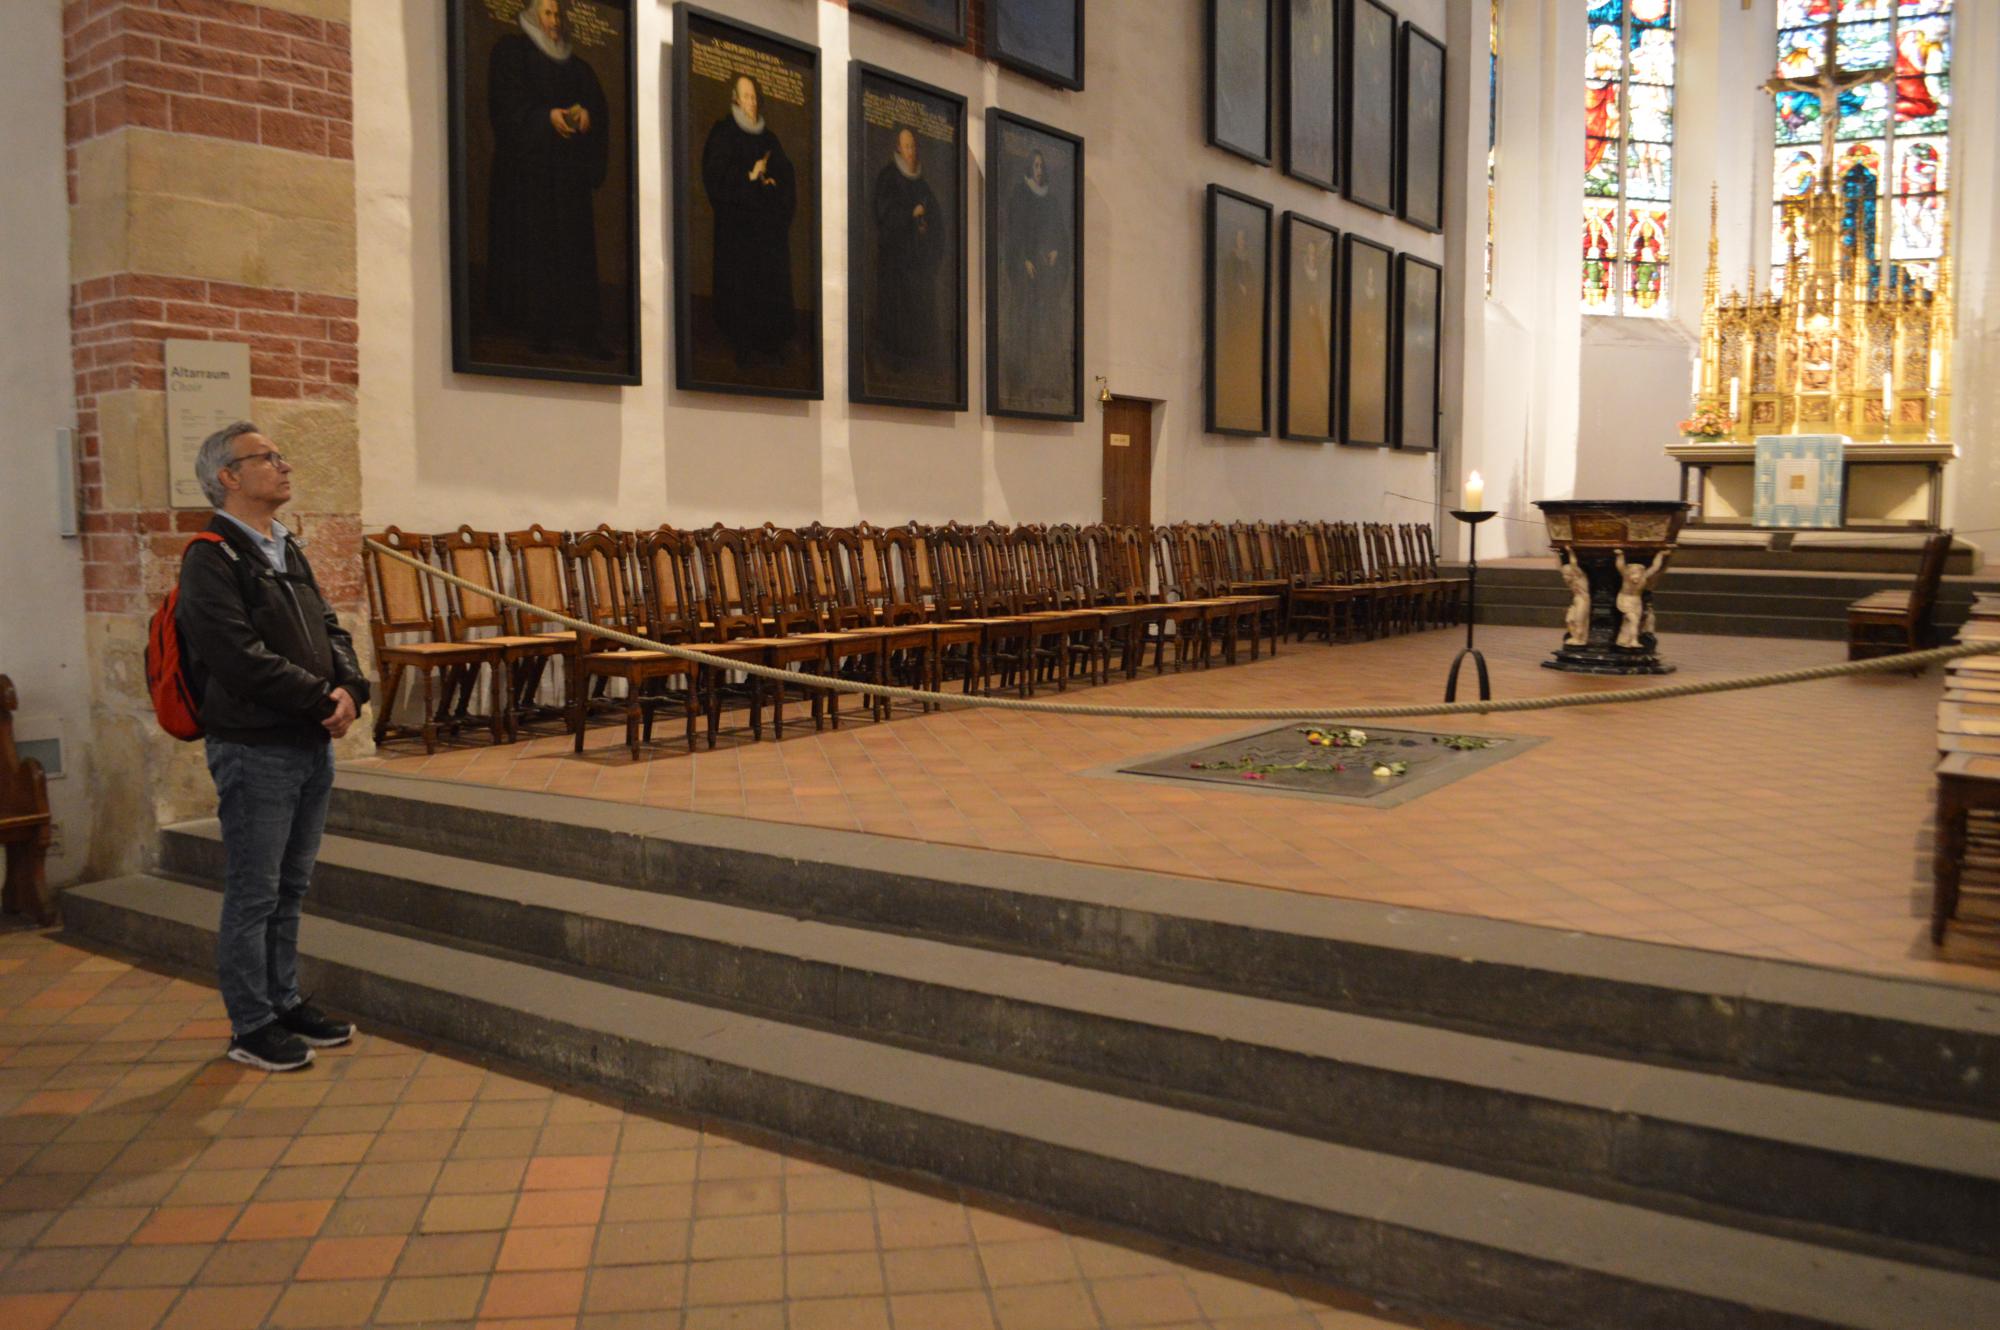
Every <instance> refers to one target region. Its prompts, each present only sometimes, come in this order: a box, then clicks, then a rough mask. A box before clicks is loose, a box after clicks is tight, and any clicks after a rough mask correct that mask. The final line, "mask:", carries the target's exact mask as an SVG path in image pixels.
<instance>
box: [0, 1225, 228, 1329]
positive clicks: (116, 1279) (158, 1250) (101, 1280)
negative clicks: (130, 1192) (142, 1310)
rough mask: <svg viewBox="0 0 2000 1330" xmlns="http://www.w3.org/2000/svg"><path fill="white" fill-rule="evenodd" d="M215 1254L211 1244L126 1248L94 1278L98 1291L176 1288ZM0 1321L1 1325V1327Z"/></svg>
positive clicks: (191, 1279)
mask: <svg viewBox="0 0 2000 1330" xmlns="http://www.w3.org/2000/svg"><path fill="white" fill-rule="evenodd" d="M214 1253H215V1248H214V1246H213V1245H211V1244H208V1243H199V1244H194V1245H190V1246H182V1247H126V1248H125V1249H124V1250H123V1251H120V1252H119V1253H118V1255H117V1256H115V1257H113V1258H112V1260H111V1263H110V1264H109V1265H107V1266H105V1267H104V1272H103V1273H102V1274H100V1275H98V1276H97V1281H96V1284H97V1287H98V1288H160V1287H165V1286H167V1285H174V1286H176V1287H178V1286H180V1285H183V1284H188V1283H191V1282H193V1280H194V1277H195V1276H196V1275H197V1274H198V1273H199V1272H200V1271H201V1268H202V1266H204V1265H205V1264H207V1263H208V1260H209V1258H210V1257H211V1256H213V1255H214ZM5 1323H6V1322H5V1320H4V1319H0V1325H4V1324H5Z"/></svg>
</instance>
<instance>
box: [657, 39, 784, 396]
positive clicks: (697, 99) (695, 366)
mask: <svg viewBox="0 0 2000 1330" xmlns="http://www.w3.org/2000/svg"><path fill="white" fill-rule="evenodd" d="M819 97H820V75H819V49H818V48H817V47H814V46H808V45H806V44H805V43H804V42H798V41H794V40H792V39H791V38H789V37H784V36H780V35H779V34H777V33H774V32H766V31H765V30H764V29H762V28H753V27H750V26H749V25H747V24H743V23H738V22H736V21H735V20H733V19H726V18H723V17H721V16H720V15H717V14H711V13H709V12H708V11H707V10H704V9H697V8H695V7H694V6H692V5H689V4H687V3H685V0H683V3H681V4H677V5H675V6H674V87H673V99H674V104H673V151H672V159H671V161H670V162H669V164H668V170H669V172H670V174H671V176H672V183H671V186H670V193H671V195H672V197H673V201H674V378H675V383H676V384H677V385H678V386H679V387H681V388H683V389H688V390H692V391H698V392H725V393H748V394H752V395H756V396H764V397H807V398H816V397H818V396H820V393H821V386H822V385H821V364H820V337H821V327H820V308H821V307H820V144H819V124H820V119H819Z"/></svg>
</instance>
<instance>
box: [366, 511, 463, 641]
mask: <svg viewBox="0 0 2000 1330" xmlns="http://www.w3.org/2000/svg"><path fill="white" fill-rule="evenodd" d="M428 543H429V542H428V541H427V540H426V539H425V537H423V536H419V535H414V534H412V533H410V532H407V531H403V530H401V529H400V528H397V527H393V526H392V527H388V528H386V529H385V530H383V531H381V532H379V533H377V534H375V535H372V536H369V537H368V538H367V539H366V540H365V541H363V542H362V545H361V554H362V559H363V562H364V571H365V572H366V574H367V578H366V580H367V583H368V629H369V633H370V634H371V636H373V638H374V640H375V649H376V650H377V651H378V652H379V651H380V650H381V649H382V648H383V647H385V646H387V645H389V641H388V639H389V638H390V637H392V636H398V635H403V634H419V635H421V637H422V639H423V640H425V641H437V640H439V639H441V638H442V637H443V636H444V630H443V624H442V623H441V622H440V621H439V618H438V615H437V612H436V610H435V608H434V607H433V606H432V603H431V589H430V582H431V579H430V578H428V577H426V576H424V574H423V573H421V572H419V571H417V570H416V569H415V568H412V567H410V566H409V565H408V564H406V563H402V562H399V561H398V560H395V559H385V558H383V557H382V556H381V554H380V553H379V552H378V551H377V549H376V546H377V545H378V544H379V545H382V546H386V547H387V548H389V549H392V550H395V551H396V552H397V553H399V554H407V555H408V556H410V557H411V558H413V559H422V558H423V557H424V554H425V552H426V547H427V545H428Z"/></svg>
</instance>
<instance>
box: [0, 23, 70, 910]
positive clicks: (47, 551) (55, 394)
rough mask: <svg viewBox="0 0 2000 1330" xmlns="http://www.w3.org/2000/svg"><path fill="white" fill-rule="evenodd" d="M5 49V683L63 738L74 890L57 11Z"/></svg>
mask: <svg viewBox="0 0 2000 1330" xmlns="http://www.w3.org/2000/svg"><path fill="white" fill-rule="evenodd" d="M10 18H11V19H12V20H13V21H12V22H10V23H9V24H8V33H7V41H5V42H4V43H0V124H4V125H5V126H7V132H6V133H4V134H0V178H4V179H5V180H6V181H7V182H8V188H6V189H5V190H0V235H4V236H6V237H7V259H6V262H4V263H0V310H5V311H6V312H7V317H6V318H5V319H0V410H4V411H5V413H6V422H7V424H6V428H7V446H6V448H5V450H4V454H0V455H4V457H5V459H6V461H5V472H4V479H0V568H5V569H6V570H7V576H5V577H0V673H5V674H7V675H8V676H9V677H11V678H12V679H13V681H14V687H15V690H16V692H17V693H18V694H19V695H20V704H21V709H20V711H19V712H17V713H16V714H15V717H14V728H15V737H16V738H17V739H26V738H60V739H61V740H62V753H63V761H64V765H65V768H66V771H67V774H66V775H64V776H63V777H62V778H60V779H57V780H51V781H50V782H49V803H50V807H51V810H52V811H53V813H54V814H55V821H56V824H57V829H58V836H59V841H58V844H57V846H56V849H55V851H54V853H53V854H52V855H51V856H50V860H49V878H50V881H52V882H55V883H59V884H60V883H67V882H70V881H74V880H75V879H76V878H77V877H78V875H79V874H80V873H81V872H82V869H83V861H84V852H85V850H86V848H87V847H88V846H89V844H90V839H91V834H90V823H91V817H92V801H91V797H90V782H91V780H92V771H91V766H90V752H91V743H90V736H91V713H90V708H91V700H90V699H91V687H90V677H89V666H88V664H87V657H86V654H85V651H84V613H83V599H84V598H83V560H82V550H81V538H80V537H69V538H65V537H63V536H62V535H61V534H59V521H58V514H59V506H58V499H57V496H58V493H59V491H58V485H59V483H60V482H59V479H58V466H57V462H56V431H57V430H59V429H63V428H66V427H68V426H70V425H71V424H73V423H74V420H75V405H74V403H75V399H74V396H73V393H72V389H71V379H70V362H69V337H68V333H67V328H68V322H69V209H68V203H67V198H66V188H65V185H64V179H63V173H64V168H63V46H62V14H61V10H60V8H59V7H58V6H57V5H55V4H54V3H38V4H32V5H21V6H19V7H18V9H15V10H13V11H12V12H11V13H10Z"/></svg>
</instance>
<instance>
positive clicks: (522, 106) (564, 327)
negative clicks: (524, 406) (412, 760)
mask: <svg viewBox="0 0 2000 1330" xmlns="http://www.w3.org/2000/svg"><path fill="white" fill-rule="evenodd" d="M445 25H446V50H447V62H448V80H447V82H448V88H449V91H448V95H447V118H448V120H449V129H450V173H451V180H450V193H451V363H452V368H453V369H454V370H456V371H457V372H458V373H460V374H496V375H505V376H509V377H513V378H529V379H568V380H572V381H575V382H580V383H621V384H630V383H637V382H639V248H638V236H639V191H638V147H637V143H638V134H637V128H638V124H637V116H636V113H635V107H634V102H633V90H634V89H635V87H636V86H637V73H638V65H637V59H638V54H637V53H638V42H637V37H636V35H635V33H634V31H633V16H632V3H631V0H586V2H585V3H578V2H577V0H525V2H522V3H516V0H451V3H450V4H449V5H448V6H447V8H446V19H445Z"/></svg>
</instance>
